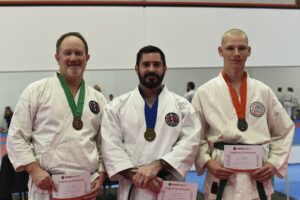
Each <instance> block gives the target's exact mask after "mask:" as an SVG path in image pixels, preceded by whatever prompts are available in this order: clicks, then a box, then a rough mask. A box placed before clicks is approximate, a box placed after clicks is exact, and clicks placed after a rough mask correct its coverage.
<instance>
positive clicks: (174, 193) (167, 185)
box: [158, 181, 198, 200]
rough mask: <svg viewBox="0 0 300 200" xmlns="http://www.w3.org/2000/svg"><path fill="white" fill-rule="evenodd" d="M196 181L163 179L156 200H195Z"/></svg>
mask: <svg viewBox="0 0 300 200" xmlns="http://www.w3.org/2000/svg"><path fill="white" fill-rule="evenodd" d="M197 189H198V185H197V183H186V182H178V181H164V182H163V186H162V188H161V190H160V193H159V194H158V200H196V198H197Z"/></svg>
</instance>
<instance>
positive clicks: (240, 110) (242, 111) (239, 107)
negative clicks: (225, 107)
mask: <svg viewBox="0 0 300 200" xmlns="http://www.w3.org/2000/svg"><path fill="white" fill-rule="evenodd" d="M222 76H223V78H224V80H225V82H226V83H227V86H228V89H229V92H230V96H231V99H232V102H233V105H234V108H235V112H236V114H237V116H238V119H245V116H246V100H247V73H244V75H243V79H242V84H241V87H240V95H241V102H240V101H239V97H238V95H237V93H236V91H235V90H234V88H233V87H232V85H231V83H230V81H229V78H228V76H227V75H226V74H225V72H224V71H222Z"/></svg>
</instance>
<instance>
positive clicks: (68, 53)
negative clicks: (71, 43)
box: [63, 51, 72, 56]
mask: <svg viewBox="0 0 300 200" xmlns="http://www.w3.org/2000/svg"><path fill="white" fill-rule="evenodd" d="M71 54H72V52H71V51H64V52H63V55H64V56H70V55H71Z"/></svg>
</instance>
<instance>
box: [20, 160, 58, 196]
mask: <svg viewBox="0 0 300 200" xmlns="http://www.w3.org/2000/svg"><path fill="white" fill-rule="evenodd" d="M25 169H26V171H27V172H28V174H30V176H31V178H32V180H33V182H34V183H35V184H36V186H37V187H38V188H40V189H42V190H48V191H49V193H52V190H55V191H56V186H55V184H54V182H53V180H52V178H51V176H50V174H49V173H48V172H47V171H45V170H44V169H42V168H41V167H40V165H39V164H38V163H37V162H33V163H29V164H28V165H26V166H25Z"/></svg>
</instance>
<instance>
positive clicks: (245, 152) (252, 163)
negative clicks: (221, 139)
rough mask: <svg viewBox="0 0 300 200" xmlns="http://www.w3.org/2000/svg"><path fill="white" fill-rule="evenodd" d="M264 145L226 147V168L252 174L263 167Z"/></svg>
mask: <svg viewBox="0 0 300 200" xmlns="http://www.w3.org/2000/svg"><path fill="white" fill-rule="evenodd" d="M262 161H263V146H262V145H225V146H224V167H226V168H229V169H233V170H236V171H240V172H252V171H255V170H256V169H258V168H261V167H262Z"/></svg>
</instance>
